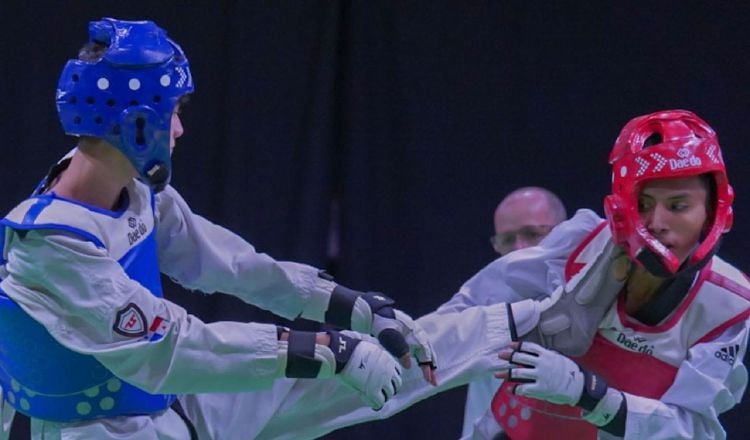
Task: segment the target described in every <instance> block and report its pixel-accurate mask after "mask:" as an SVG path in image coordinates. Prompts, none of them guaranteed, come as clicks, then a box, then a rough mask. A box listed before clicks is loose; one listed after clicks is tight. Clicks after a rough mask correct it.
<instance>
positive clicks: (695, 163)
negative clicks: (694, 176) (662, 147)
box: [669, 148, 702, 171]
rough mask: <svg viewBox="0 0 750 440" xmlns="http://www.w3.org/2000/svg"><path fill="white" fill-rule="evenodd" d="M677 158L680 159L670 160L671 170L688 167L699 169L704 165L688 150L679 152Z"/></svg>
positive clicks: (684, 149)
mask: <svg viewBox="0 0 750 440" xmlns="http://www.w3.org/2000/svg"><path fill="white" fill-rule="evenodd" d="M677 157H679V159H669V169H671V170H673V171H674V170H679V169H682V168H687V167H699V166H701V164H702V162H701V160H700V158H698V157H695V156H693V154H692V153H691V152H690V150H689V149H687V148H680V149H679V150H677Z"/></svg>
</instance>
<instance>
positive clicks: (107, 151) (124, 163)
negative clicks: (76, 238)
mask: <svg viewBox="0 0 750 440" xmlns="http://www.w3.org/2000/svg"><path fill="white" fill-rule="evenodd" d="M135 176H136V172H135V169H134V168H133V166H132V165H131V164H130V161H128V159H127V158H126V157H125V156H124V155H123V154H122V153H120V151H119V150H117V149H116V148H114V147H113V146H111V145H109V144H108V143H106V142H104V141H101V140H93V139H81V141H80V142H79V144H78V149H77V151H76V152H75V153H74V154H73V157H72V158H71V161H70V165H69V166H68V168H67V169H66V170H65V171H64V172H63V173H62V174H60V176H59V177H58V178H57V180H56V182H54V183H53V185H52V187H51V189H50V191H54V192H55V193H56V194H57V195H59V196H61V197H65V198H69V199H72V200H75V201H77V202H81V203H86V204H88V205H93V206H96V207H99V208H103V209H111V210H113V209H115V208H116V207H117V204H118V202H119V200H120V195H121V193H122V190H123V188H125V186H127V185H128V183H130V181H131V180H132V179H133V178H134V177H135Z"/></svg>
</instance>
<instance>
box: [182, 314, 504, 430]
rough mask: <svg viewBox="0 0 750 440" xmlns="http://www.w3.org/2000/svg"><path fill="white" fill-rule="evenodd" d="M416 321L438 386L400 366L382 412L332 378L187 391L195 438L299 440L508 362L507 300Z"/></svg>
mask: <svg viewBox="0 0 750 440" xmlns="http://www.w3.org/2000/svg"><path fill="white" fill-rule="evenodd" d="M417 323H418V324H420V325H421V326H422V328H424V330H425V331H426V332H427V333H428V334H429V335H430V337H431V341H432V344H433V348H434V349H435V352H436V353H437V357H438V359H441V361H440V367H439V368H438V370H437V374H438V386H437V387H433V386H432V385H430V384H429V383H427V382H426V381H425V380H424V378H423V377H422V372H421V370H420V369H419V367H418V366H417V365H416V363H414V365H413V366H412V368H411V369H408V370H405V371H404V374H403V379H404V382H403V385H402V386H401V390H400V391H399V392H398V394H396V395H395V396H394V397H393V398H391V399H390V400H389V401H388V402H387V403H386V404H385V406H384V407H383V409H381V410H380V411H374V410H372V409H371V408H370V407H369V406H368V405H366V404H365V403H364V402H363V401H362V400H361V399H360V398H359V396H358V395H357V393H355V392H353V391H352V389H351V388H349V387H348V386H347V385H345V384H344V383H342V382H341V381H339V380H336V379H329V380H315V381H311V380H295V381H290V380H283V379H282V380H279V381H277V383H276V384H275V385H274V390H276V391H275V392H273V393H268V392H265V391H263V392H260V393H235V394H230V395H226V394H214V393H212V394H200V395H189V396H185V397H184V398H183V399H182V402H183V404H184V405H185V410H186V411H187V412H188V414H191V418H192V419H193V420H197V428H198V432H199V436H200V435H203V437H206V438H231V439H233V438H253V439H257V440H262V439H275V440H282V439H290V440H292V439H293V440H304V439H313V438H319V437H320V436H322V435H324V434H326V433H327V432H330V431H332V430H335V429H340V428H343V427H345V426H350V425H354V424H358V423H363V422H366V421H369V420H378V419H384V418H387V417H389V416H391V415H393V414H395V413H397V412H399V411H403V410H404V409H406V408H408V407H409V406H411V405H413V404H414V403H416V402H419V401H420V400H422V399H425V398H427V397H429V396H431V395H434V394H436V393H438V392H440V391H443V390H446V389H449V388H453V387H456V386H459V385H463V384H466V383H468V382H469V381H471V380H473V379H475V378H476V377H478V376H479V375H481V374H486V373H487V372H490V371H493V370H497V369H499V368H502V367H503V366H507V362H505V361H503V360H501V359H499V358H498V355H497V354H498V352H499V351H500V350H501V349H503V348H505V347H507V346H508V344H509V343H510V334H509V331H508V323H507V320H506V313H505V304H498V305H493V306H483V307H472V308H469V309H466V310H464V311H463V312H461V313H447V314H444V315H436V314H434V313H432V314H428V315H425V316H423V317H421V318H419V319H417ZM365 337H366V336H365ZM203 437H201V438H203Z"/></svg>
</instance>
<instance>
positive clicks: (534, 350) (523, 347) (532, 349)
mask: <svg viewBox="0 0 750 440" xmlns="http://www.w3.org/2000/svg"><path fill="white" fill-rule="evenodd" d="M516 351H518V352H521V353H527V354H532V355H537V356H541V355H542V354H543V353H545V352H546V351H547V349H546V348H544V347H542V346H541V345H539V344H537V343H536V342H529V341H523V342H521V343H520V344H518V347H517V348H516Z"/></svg>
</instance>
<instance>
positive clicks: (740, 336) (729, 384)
mask: <svg viewBox="0 0 750 440" xmlns="http://www.w3.org/2000/svg"><path fill="white" fill-rule="evenodd" d="M748 326H750V321H749V320H745V321H743V322H741V323H738V324H735V325H734V326H733V327H731V328H729V329H728V330H727V331H725V332H724V333H723V334H722V335H720V336H719V337H718V338H716V339H714V340H712V341H710V342H706V343H701V344H697V345H695V346H693V347H692V348H691V349H690V351H689V352H688V358H687V360H685V361H684V362H683V363H682V365H681V366H680V368H679V370H678V373H677V377H676V379H675V381H674V383H673V384H672V386H671V387H670V388H669V389H668V390H667V392H666V393H665V394H664V395H663V396H662V397H661V399H659V400H656V399H648V398H645V397H638V396H634V395H632V394H627V393H626V394H625V398H626V399H627V407H628V413H627V421H626V428H625V439H626V440H630V439H633V440H635V439H644V438H669V439H698V438H699V439H706V440H712V439H724V438H726V434H725V432H724V429H723V428H722V426H721V423H720V422H719V419H718V417H719V414H721V413H723V412H726V411H728V410H729V409H731V408H732V407H733V406H734V405H736V404H738V403H739V402H740V399H741V398H742V394H743V393H744V391H745V387H746V386H747V369H746V368H745V366H744V365H743V363H742V358H743V357H744V353H745V350H746V348H747V340H748ZM735 346H739V347H740V350H739V352H738V353H737V354H736V355H735V357H734V359H730V358H727V357H724V358H722V357H721V356H717V355H716V353H717V352H718V353H722V352H721V349H722V348H726V347H735Z"/></svg>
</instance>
